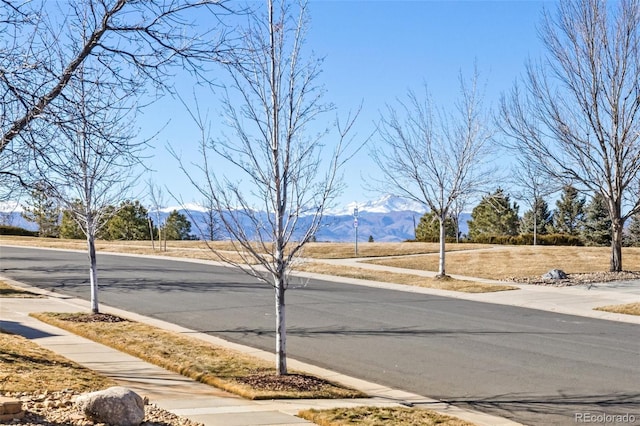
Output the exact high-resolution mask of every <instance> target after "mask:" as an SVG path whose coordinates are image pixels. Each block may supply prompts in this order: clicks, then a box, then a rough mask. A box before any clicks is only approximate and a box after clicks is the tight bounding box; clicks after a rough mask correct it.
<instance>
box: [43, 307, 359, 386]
mask: <svg viewBox="0 0 640 426" xmlns="http://www.w3.org/2000/svg"><path fill="white" fill-rule="evenodd" d="M78 315H83V314H59V313H35V314H32V316H33V317H35V318H37V319H39V320H40V321H43V322H46V323H48V324H51V325H54V326H56V327H60V328H62V329H65V330H68V331H70V332H72V333H75V334H78V335H80V336H83V337H85V338H88V339H90V340H93V341H96V342H99V343H102V344H103V345H106V346H110V347H112V348H114V349H117V350H119V351H122V352H126V353H128V354H130V355H133V356H135V357H138V358H141V359H143V360H145V361H147V362H150V363H152V364H155V365H158V366H160V367H163V368H166V369H168V370H171V371H174V372H177V373H180V374H182V375H184V376H187V377H190V378H192V379H194V380H198V381H200V382H202V383H206V384H209V385H211V386H215V387H217V388H220V389H224V390H226V391H229V392H232V393H235V394H237V395H240V396H242V397H244V398H248V399H275V398H289V399H291V398H360V397H366V395H364V394H362V393H361V392H359V391H355V390H352V389H347V388H344V387H341V386H339V385H335V384H332V383H329V382H326V385H324V386H322V387H320V388H319V389H314V390H311V391H290V390H262V389H255V388H254V387H251V386H250V385H247V384H245V383H243V379H246V378H247V377H250V376H253V375H256V374H265V373H271V374H275V368H274V365H273V363H270V362H267V361H264V360H261V359H258V358H255V357H252V356H250V355H246V354H243V353H240V352H237V351H232V350H229V349H226V348H222V347H218V346H214V345H212V344H210V343H207V342H204V341H202V340H199V339H195V338H192V337H188V336H183V335H180V334H177V333H172V332H169V331H165V330H162V329H159V328H157V327H152V326H150V325H147V324H142V323H138V322H134V321H124V322H117V323H110V322H73V321H68V319H69V318H70V317H72V316H78Z"/></svg>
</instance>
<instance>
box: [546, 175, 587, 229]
mask: <svg viewBox="0 0 640 426" xmlns="http://www.w3.org/2000/svg"><path fill="white" fill-rule="evenodd" d="M579 195H580V194H579V193H578V190H577V189H575V188H574V187H573V186H571V185H566V186H565V187H564V188H563V189H562V195H561V196H560V199H559V200H558V201H556V210H555V212H554V213H553V232H557V233H561V234H569V235H576V236H577V235H580V227H581V226H582V222H583V219H584V206H585V203H586V200H585V198H584V197H582V198H581V197H579Z"/></svg>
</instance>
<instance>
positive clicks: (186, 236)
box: [163, 210, 195, 240]
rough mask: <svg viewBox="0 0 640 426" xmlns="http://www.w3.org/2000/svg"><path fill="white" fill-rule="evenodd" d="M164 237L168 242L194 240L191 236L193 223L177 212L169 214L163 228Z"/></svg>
mask: <svg viewBox="0 0 640 426" xmlns="http://www.w3.org/2000/svg"><path fill="white" fill-rule="evenodd" d="M163 232H164V235H165V236H166V239H167V240H193V239H195V236H194V235H191V222H190V221H189V219H188V218H187V216H185V215H184V214H182V213H180V212H178V211H177V210H174V211H172V212H171V213H169V216H168V217H167V220H166V221H165V224H164V227H163Z"/></svg>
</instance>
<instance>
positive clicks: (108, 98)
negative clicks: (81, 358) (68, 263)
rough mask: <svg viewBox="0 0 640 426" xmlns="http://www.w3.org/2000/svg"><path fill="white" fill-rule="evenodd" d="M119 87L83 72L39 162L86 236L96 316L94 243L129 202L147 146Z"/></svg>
mask: <svg viewBox="0 0 640 426" xmlns="http://www.w3.org/2000/svg"><path fill="white" fill-rule="evenodd" d="M118 87H121V86H119V82H109V80H108V79H107V77H106V76H104V75H103V74H101V73H95V74H90V73H85V69H84V67H80V68H79V69H78V70H77V72H76V74H75V75H74V76H73V78H72V79H71V80H70V81H69V83H68V86H67V93H66V95H65V99H66V100H67V102H68V104H67V105H66V108H65V109H64V118H65V119H64V121H60V122H59V123H58V126H57V127H56V129H55V130H56V132H55V133H52V134H51V137H52V139H51V140H50V141H49V143H50V144H51V146H52V148H53V149H51V152H50V153H49V154H48V155H47V156H46V157H39V158H36V159H35V166H36V170H37V171H38V173H39V179H40V181H41V182H46V185H47V189H48V193H50V194H52V195H53V196H54V197H55V198H56V199H57V200H59V202H60V203H61V205H62V206H63V208H64V209H65V210H67V211H69V212H70V213H71V215H72V217H73V219H74V220H75V221H76V222H77V223H78V225H79V226H80V228H81V229H82V232H83V233H84V234H85V236H86V237H87V250H88V254H89V263H90V273H89V277H90V286H91V311H92V312H93V313H98V312H99V304H98V275H97V259H96V249H95V238H96V235H97V234H98V232H99V231H100V229H101V228H102V227H103V226H104V225H105V223H106V222H107V220H108V219H109V218H110V217H111V216H112V215H113V214H115V213H117V207H116V206H118V205H120V202H121V201H123V200H125V199H126V198H127V192H128V191H127V190H128V188H129V187H130V185H131V183H132V182H133V176H132V173H134V170H135V166H136V165H138V164H139V162H140V160H139V154H140V151H141V150H142V149H143V148H144V146H145V142H140V141H138V142H134V140H133V138H134V134H133V133H132V132H133V130H132V125H131V123H132V122H133V119H134V115H133V114H134V113H135V108H132V107H131V105H130V104H127V103H124V102H123V99H126V98H128V95H129V94H127V93H124V94H123V93H119V90H118V89H117V88H118ZM62 116H63V115H62V114H60V117H62Z"/></svg>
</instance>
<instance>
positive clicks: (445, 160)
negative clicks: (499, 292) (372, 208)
mask: <svg viewBox="0 0 640 426" xmlns="http://www.w3.org/2000/svg"><path fill="white" fill-rule="evenodd" d="M460 90H461V97H460V100H459V101H458V102H457V103H456V110H455V113H447V112H444V111H441V110H438V109H437V108H436V107H435V106H434V105H433V102H432V100H431V98H430V95H429V93H428V91H427V90H426V87H425V94H424V98H420V97H418V95H416V94H415V93H414V92H409V94H408V96H407V100H406V101H398V103H399V107H398V108H395V107H393V106H388V107H387V110H386V112H385V113H384V115H383V116H382V117H381V121H380V124H379V126H378V127H379V135H380V139H381V142H382V143H381V144H378V145H377V146H376V147H375V148H374V149H373V150H372V158H373V159H374V161H375V162H376V163H377V165H378V166H379V167H380V170H381V172H382V175H383V176H384V181H382V180H378V181H379V185H378V186H379V187H380V189H382V190H383V191H385V192H392V193H394V194H397V195H398V196H401V197H406V198H408V199H412V200H415V201H418V202H419V203H421V204H424V205H425V206H426V207H428V208H429V209H430V210H431V211H432V212H433V213H435V215H436V217H437V218H438V222H439V225H440V259H439V264H438V276H440V277H444V276H445V275H446V270H445V244H446V242H445V221H446V219H447V218H448V217H449V216H450V215H451V214H452V213H454V211H453V210H454V209H455V205H456V202H458V203H459V202H461V201H464V200H465V199H467V198H468V197H470V196H471V195H472V194H474V193H476V192H477V191H479V190H480V189H481V188H483V187H484V185H485V184H486V183H487V180H488V178H489V176H490V174H491V170H489V169H488V168H487V167H486V164H485V163H484V161H485V159H486V157H487V155H488V153H489V147H490V138H491V135H492V133H491V131H490V129H489V128H488V127H487V123H488V120H487V117H486V116H485V115H484V113H483V110H482V102H481V94H480V92H479V88H478V76H477V73H476V74H475V75H474V78H473V79H472V80H471V82H470V84H466V83H465V81H464V80H463V78H462V77H460Z"/></svg>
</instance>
